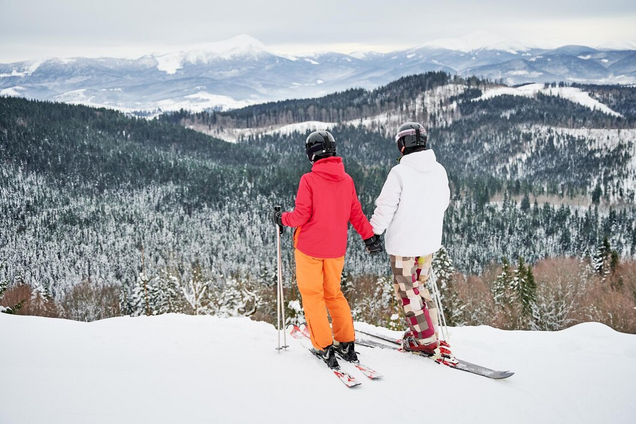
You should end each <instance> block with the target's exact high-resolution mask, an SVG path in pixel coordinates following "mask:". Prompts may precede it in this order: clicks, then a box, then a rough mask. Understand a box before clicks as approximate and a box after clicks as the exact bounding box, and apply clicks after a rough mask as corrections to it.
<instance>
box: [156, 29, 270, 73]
mask: <svg viewBox="0 0 636 424" xmlns="http://www.w3.org/2000/svg"><path fill="white" fill-rule="evenodd" d="M267 52H268V49H267V47H266V46H265V45H264V44H263V43H261V42H260V41H258V40H257V39H255V38H253V37H250V36H249V35H239V36H236V37H233V38H230V39H229V40H224V41H219V42H216V43H207V44H199V45H196V46H194V47H193V48H191V49H188V50H186V51H180V52H172V53H167V54H163V55H154V56H153V57H154V58H155V60H156V61H157V69H159V70H160V71H163V72H166V73H167V74H169V75H170V74H174V73H176V72H177V70H179V69H181V68H182V67H183V65H184V63H204V64H207V63H210V62H212V61H215V60H228V59H232V58H235V57H237V56H241V57H248V56H250V57H257V56H259V55H261V54H263V53H267Z"/></svg>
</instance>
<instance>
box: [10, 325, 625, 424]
mask: <svg viewBox="0 0 636 424" xmlns="http://www.w3.org/2000/svg"><path fill="white" fill-rule="evenodd" d="M356 326H357V327H358V328H364V327H366V328H369V326H368V325H365V324H360V323H357V324H356ZM382 331H383V332H385V333H386V334H389V331H388V330H382ZM394 334H395V335H397V333H394ZM450 334H451V335H450V337H451V343H452V346H453V348H454V351H455V352H456V354H457V355H458V356H459V357H461V358H463V359H466V360H468V361H472V362H475V363H478V364H482V365H485V366H490V367H492V368H497V369H511V370H513V371H515V372H516V374H515V375H514V376H512V377H511V378H509V379H507V380H502V381H494V380H489V379H487V378H483V377H479V376H475V375H472V374H468V373H464V372H461V371H456V370H452V369H449V368H447V367H444V366H441V365H436V364H434V363H433V362H431V361H429V360H426V359H423V358H419V357H415V356H411V355H409V354H405V353H399V352H395V351H390V350H378V349H369V348H365V347H359V348H358V351H359V352H360V354H361V355H360V356H361V358H362V360H363V362H364V363H366V364H368V365H370V366H371V367H374V368H376V369H377V370H378V371H379V372H381V373H382V374H384V378H383V379H382V380H379V381H371V380H367V379H365V377H363V376H362V375H361V374H359V373H358V374H355V373H356V370H354V369H350V367H347V370H349V371H350V372H351V373H352V374H354V375H356V377H357V378H359V379H360V380H362V379H364V380H362V383H363V384H362V385H361V386H359V387H357V388H354V389H347V388H346V387H345V386H344V385H343V384H342V383H341V382H339V381H338V380H337V379H336V378H335V377H334V376H333V375H331V373H330V372H329V371H328V370H327V369H326V368H325V366H324V365H323V364H322V363H320V362H319V361H318V360H316V359H315V358H314V357H313V356H311V355H310V354H309V353H308V352H307V351H306V350H304V349H303V348H302V347H301V346H300V345H299V344H298V342H297V341H296V340H294V339H291V338H289V339H288V342H289V344H290V348H289V349H288V350H287V351H284V352H280V353H279V352H277V351H276V350H275V347H276V345H277V339H276V330H275V329H274V328H273V327H272V326H271V325H268V324H265V323H261V322H253V321H250V320H249V319H247V318H234V319H222V318H216V317H209V316H205V317H203V316H200V317H193V316H185V315H172V314H171V315H163V316H157V317H139V318H128V317H123V318H114V319H108V320H104V321H97V322H93V323H81V322H74V321H65V320H59V319H49V318H40V317H24V316H12V315H5V314H0V423H2V424H26V423H29V424H31V423H46V424H58V423H59V424H72V423H81V424H86V423H90V424H98V423H109V424H110V423H153V424H154V423H180V424H184V423H224V424H225V423H250V424H252V423H272V424H274V423H277V422H302V423H321V424H322V423H324V422H337V423H345V422H360V423H365V424H371V423H398V422H409V423H410V422H447V423H481V422H483V423H489V424H496V423H532V424H536V423H537V422H540V423H559V424H562V423H563V424H564V423H576V424H581V423H595V424H596V423H634V422H636V403H634V399H635V398H636V397H635V395H636V336H634V335H626V334H621V333H617V332H615V331H613V330H611V329H610V328H608V327H606V326H603V325H601V324H595V323H590V324H583V325H578V326H576V327H573V328H571V329H568V330H565V331H560V332H555V333H545V332H523V331H502V330H496V329H493V328H490V327H464V328H453V329H451V332H450Z"/></svg>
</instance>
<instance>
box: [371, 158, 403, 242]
mask: <svg viewBox="0 0 636 424" xmlns="http://www.w3.org/2000/svg"><path fill="white" fill-rule="evenodd" d="M394 169H395V168H394ZM394 169H393V170H391V172H389V176H388V177H387V178H386V181H385V182H384V186H383V187H382V191H381V192H380V196H378V198H377V199H376V201H375V206H376V207H375V211H373V216H372V217H371V226H372V227H373V232H374V233H375V234H382V233H384V231H385V230H386V229H387V228H388V227H389V224H391V221H392V220H393V215H395V212H396V211H397V209H398V206H399V205H400V197H401V195H402V181H401V180H400V176H399V174H398V173H397V172H395V170H394Z"/></svg>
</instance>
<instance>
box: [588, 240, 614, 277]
mask: <svg viewBox="0 0 636 424" xmlns="http://www.w3.org/2000/svg"><path fill="white" fill-rule="evenodd" d="M611 257H612V248H611V246H610V243H609V240H608V238H607V236H606V237H604V238H603V241H602V242H601V243H600V244H599V245H598V246H597V248H596V253H595V254H594V257H593V258H592V268H593V269H594V272H596V274H598V275H600V276H601V277H602V278H603V279H605V278H606V277H607V276H608V275H609V273H610V271H611V268H610V263H611V261H612V258H611Z"/></svg>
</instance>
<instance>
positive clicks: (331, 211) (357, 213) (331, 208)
mask: <svg viewBox="0 0 636 424" xmlns="http://www.w3.org/2000/svg"><path fill="white" fill-rule="evenodd" d="M349 222H351V224H352V225H353V226H354V228H355V229H356V230H357V231H358V232H359V233H360V234H362V235H363V237H365V238H369V237H372V236H373V232H372V230H371V228H370V227H369V226H368V221H367V219H366V217H364V215H363V213H362V208H361V207H360V203H359V202H358V197H357V195H356V190H355V185H354V183H353V180H352V179H351V177H350V176H349V175H348V174H347V173H346V172H345V169H344V165H343V163H342V158H340V157H336V156H332V157H327V158H323V159H320V160H318V161H316V162H315V163H314V166H313V167H312V169H311V172H308V173H307V174H305V175H303V176H302V177H301V180H300V184H299V188H298V196H297V197H296V208H295V209H294V211H293V212H290V213H287V214H284V216H283V224H285V225H287V226H290V227H297V228H296V234H295V239H296V248H297V249H298V250H300V251H301V252H303V253H304V254H306V255H309V256H314V257H317V258H338V257H341V256H344V254H345V252H346V249H347V230H348V225H349Z"/></svg>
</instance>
